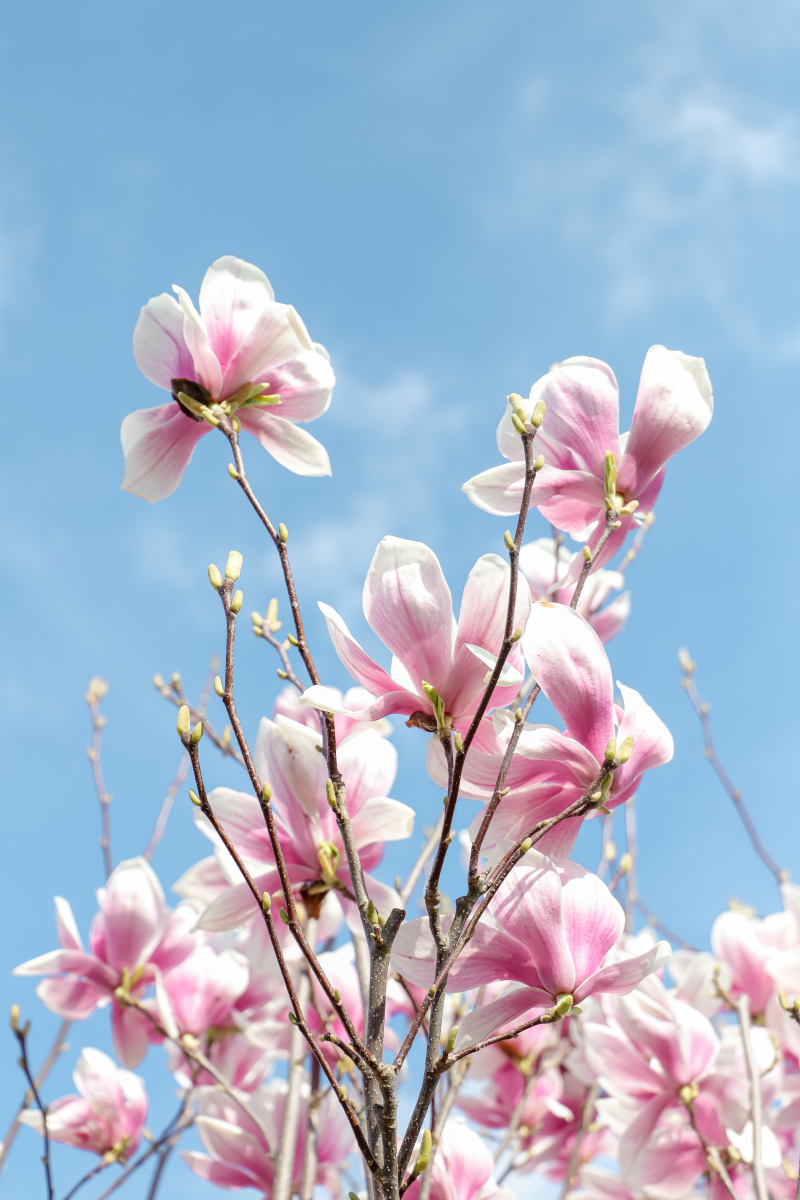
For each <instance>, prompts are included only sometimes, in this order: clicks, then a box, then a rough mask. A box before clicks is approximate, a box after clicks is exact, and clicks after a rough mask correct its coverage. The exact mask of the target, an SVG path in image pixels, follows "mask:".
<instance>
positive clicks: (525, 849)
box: [519, 837, 533, 854]
mask: <svg viewBox="0 0 800 1200" xmlns="http://www.w3.org/2000/svg"><path fill="white" fill-rule="evenodd" d="M532 845H533V842H532V841H531V839H530V838H529V837H528V838H525V841H524V842H522V844H521V845H520V848H519V852H520V854H527V853H528V851H529V850H530V848H531V846H532Z"/></svg>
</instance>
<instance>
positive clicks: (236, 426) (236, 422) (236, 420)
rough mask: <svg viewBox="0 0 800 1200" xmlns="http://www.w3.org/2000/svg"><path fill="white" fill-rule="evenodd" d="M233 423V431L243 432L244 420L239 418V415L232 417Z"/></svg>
mask: <svg viewBox="0 0 800 1200" xmlns="http://www.w3.org/2000/svg"><path fill="white" fill-rule="evenodd" d="M231 425H232V426H233V432H234V433H241V432H242V422H241V421H240V420H239V418H238V417H232V418H231Z"/></svg>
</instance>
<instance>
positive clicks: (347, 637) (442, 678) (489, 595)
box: [303, 537, 530, 729]
mask: <svg viewBox="0 0 800 1200" xmlns="http://www.w3.org/2000/svg"><path fill="white" fill-rule="evenodd" d="M509 581H510V571H509V566H508V563H506V562H504V561H503V559H502V558H500V557H499V555H497V554H484V555H483V557H482V558H479V559H478V561H477V563H476V564H475V566H474V567H473V568H472V570H471V571H470V573H469V577H468V579H467V584H466V587H465V588H464V594H463V596H462V598H461V612H460V615H459V620H458V623H457V624H456V621H455V619H454V617H453V601H452V597H451V595H450V589H449V587H448V586H447V582H446V580H445V577H444V574H443V572H442V568H441V566H440V565H439V560H438V559H437V557H436V555H435V554H434V553H433V551H432V550H430V549H429V548H428V547H427V546H425V545H423V543H422V542H408V541H405V540H404V539H403V538H393V537H385V538H384V539H383V540H382V541H381V542H379V543H378V548H377V550H376V551H375V555H374V557H373V559H372V563H371V564H370V568H369V571H368V572H367V579H366V582H365V584H364V615H365V616H366V618H367V622H368V623H369V625H370V626H371V628H372V629H374V631H375V633H377V635H378V637H379V638H380V639H381V641H382V642H383V643H384V644H385V645H386V646H388V648H389V649H390V650H391V651H392V654H393V656H394V657H393V658H392V665H391V674H389V675H387V673H386V672H385V671H384V670H383V668H382V667H379V666H378V664H377V663H376V662H374V661H373V659H371V658H370V657H369V655H368V654H367V653H366V652H365V651H364V650H362V648H361V646H359V644H358V642H357V641H356V640H355V638H354V637H353V636H352V634H351V633H350V631H349V629H348V628H347V626H346V625H345V623H344V621H343V620H342V618H341V617H340V616H339V614H338V613H337V612H335V611H334V609H332V608H330V607H329V606H328V605H327V604H320V609H321V610H322V613H323V615H324V617H325V620H326V622H327V625H328V632H329V634H330V635H331V640H332V642H333V645H334V648H335V650H336V653H337V654H338V655H339V658H340V659H341V660H342V662H343V663H344V665H345V666H346V667H347V669H348V671H349V672H350V674H351V675H352V676H353V678H354V679H356V680H358V682H359V683H360V684H362V686H363V687H365V688H366V689H367V691H369V692H370V693H372V695H374V696H376V697H377V699H376V700H374V701H373V702H372V703H371V704H369V705H367V706H366V707H365V708H364V709H363V710H361V711H359V712H355V713H350V715H351V716H357V717H359V718H361V719H367V720H376V719H377V718H379V717H384V716H386V715H387V714H388V713H393V712H394V713H406V714H408V715H409V716H410V717H413V716H414V714H417V713H419V714H421V716H422V718H423V719H427V720H428V721H429V722H434V718H435V714H434V707H433V704H432V702H431V700H430V699H429V697H428V696H427V695H426V692H425V690H424V688H423V684H430V685H431V686H432V687H434V688H435V689H436V691H437V692H438V693H439V696H440V697H441V699H442V701H443V703H444V710H445V713H446V714H447V715H448V716H449V717H450V718H451V719H452V722H453V725H454V727H456V728H458V729H463V728H465V727H466V726H468V725H469V721H470V718H471V716H472V714H473V713H474V712H475V710H476V708H477V707H478V703H479V701H480V698H481V696H482V695H483V692H484V689H485V685H486V680H487V677H488V674H489V672H490V671H491V669H492V668H493V667H494V664H495V662H496V658H497V655H498V653H499V651H500V647H501V643H502V640H503V630H504V627H505V621H506V611H507V608H508V590H509ZM529 611H530V592H529V589H528V586H527V583H526V582H525V580H524V578H522V577H521V576H520V577H519V585H518V589H517V604H516V611H515V615H514V625H515V627H516V626H519V625H521V626H523V627H524V626H525V622H526V621H527V618H528V612H529ZM520 665H521V656H520V652H519V649H518V647H516V646H515V647H514V650H513V651H512V653H511V655H510V656H509V659H508V661H507V663H506V664H505V667H504V669H503V673H502V675H501V676H500V681H499V685H498V687H497V688H496V689H495V692H494V695H493V697H492V706H494V705H496V704H505V703H508V702H509V701H511V700H512V699H513V697H514V695H515V694H516V691H517V688H518V687H519V685H520V683H522V676H521V675H520V673H519V670H518V668H519V666H520ZM303 701H304V703H306V704H309V705H311V707H313V708H317V709H320V710H322V711H324V712H344V711H345V709H344V707H343V706H342V704H341V703H340V702H337V700H336V697H335V696H334V695H332V689H329V688H326V687H322V686H316V687H311V688H309V689H308V690H307V691H306V692H305V693H304V695H303ZM413 723H414V722H413V721H412V722H409V724H413ZM433 727H434V728H435V723H434V725H433Z"/></svg>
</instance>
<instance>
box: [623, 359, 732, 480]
mask: <svg viewBox="0 0 800 1200" xmlns="http://www.w3.org/2000/svg"><path fill="white" fill-rule="evenodd" d="M713 411H714V397H713V396H712V394H711V381H710V379H709V378H708V372H707V371H706V364H705V362H704V361H703V359H702V358H691V357H690V356H689V355H687V354H682V353H681V351H680V350H667V349H666V348H665V347H664V346H652V347H651V348H650V349H649V350H648V352H647V356H646V357H645V360H644V366H643V367H642V375H641V379H640V381H639V394H638V395H637V397H636V408H635V410H634V413H633V422H632V424H631V431H630V435H629V437H628V444H627V446H626V448H625V453H624V455H623V457H622V462H621V463H620V468H619V476H618V479H617V488H618V490H619V491H620V492H621V493H622V494H623V495H624V496H625V498H626V499H627V500H633V499H635V498H637V497H638V496H639V494H640V493H641V492H642V491H643V490H644V488H645V487H646V486H647V484H648V483H649V482H650V480H651V479H653V477H654V476H655V475H656V474H658V472H659V471H660V470H661V468H662V467H663V466H664V464H665V463H666V462H668V461H669V459H670V458H672V456H673V454H677V452H678V451H679V450H682V449H683V447H684V446H688V445H689V443H690V442H693V441H694V439H695V438H696V437H699V436H700V434H701V433H702V432H703V430H704V429H706V428H707V426H708V423H709V421H710V420H711V415H712V413H713Z"/></svg>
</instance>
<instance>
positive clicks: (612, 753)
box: [604, 737, 617, 762]
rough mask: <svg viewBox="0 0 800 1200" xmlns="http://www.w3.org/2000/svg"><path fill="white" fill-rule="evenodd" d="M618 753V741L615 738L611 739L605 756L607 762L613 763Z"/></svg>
mask: <svg viewBox="0 0 800 1200" xmlns="http://www.w3.org/2000/svg"><path fill="white" fill-rule="evenodd" d="M616 753H617V739H616V738H613V737H612V738H609V739H608V745H607V746H606V752H605V756H604V757H605V760H606V762H613V760H614V758H615V757H616Z"/></svg>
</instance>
